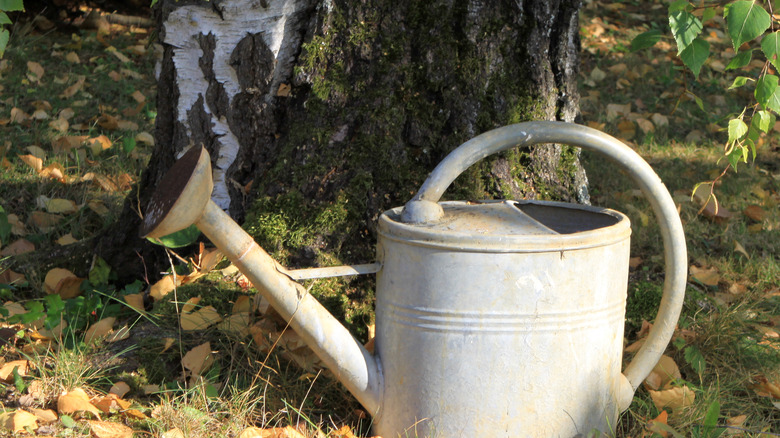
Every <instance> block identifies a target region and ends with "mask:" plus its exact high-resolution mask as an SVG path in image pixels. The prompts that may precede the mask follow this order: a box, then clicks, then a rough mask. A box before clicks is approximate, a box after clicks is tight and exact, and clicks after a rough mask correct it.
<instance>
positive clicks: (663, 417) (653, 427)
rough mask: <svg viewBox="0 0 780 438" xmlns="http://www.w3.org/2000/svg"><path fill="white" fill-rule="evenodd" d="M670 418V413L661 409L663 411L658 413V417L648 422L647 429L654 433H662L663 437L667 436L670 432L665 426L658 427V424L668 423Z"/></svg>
mask: <svg viewBox="0 0 780 438" xmlns="http://www.w3.org/2000/svg"><path fill="white" fill-rule="evenodd" d="M668 418H669V413H668V412H666V411H661V413H660V414H658V416H657V417H655V418H654V419H652V420H650V421H648V422H647V430H648V431H650V432H653V433H657V434H659V435H661V436H662V437H663V438H666V437H667V436H668V435H669V433H668V432H667V431H666V429H664V428H663V427H658V425H659V424H667V423H666V421H667V419H668Z"/></svg>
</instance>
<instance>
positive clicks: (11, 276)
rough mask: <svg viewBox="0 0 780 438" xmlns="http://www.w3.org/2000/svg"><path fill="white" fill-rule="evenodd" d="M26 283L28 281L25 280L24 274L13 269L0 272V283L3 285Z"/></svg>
mask: <svg viewBox="0 0 780 438" xmlns="http://www.w3.org/2000/svg"><path fill="white" fill-rule="evenodd" d="M25 281H27V279H25V278H24V275H23V274H20V273H18V272H14V271H12V270H11V269H5V270H3V271H0V283H2V284H17V283H24V282H25ZM17 304H18V303H17Z"/></svg>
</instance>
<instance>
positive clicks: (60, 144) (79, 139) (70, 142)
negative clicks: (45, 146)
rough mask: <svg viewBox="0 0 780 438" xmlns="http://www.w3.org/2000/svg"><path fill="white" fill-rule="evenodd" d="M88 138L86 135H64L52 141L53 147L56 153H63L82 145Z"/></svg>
mask: <svg viewBox="0 0 780 438" xmlns="http://www.w3.org/2000/svg"><path fill="white" fill-rule="evenodd" d="M87 138H89V137H87V136H86V135H62V136H60V137H57V138H55V139H53V140H52V141H51V148H52V150H54V153H55V154H61V153H63V152H68V151H70V150H71V149H75V148H77V147H80V146H81V144H82V143H84V141H85V140H86V139H87Z"/></svg>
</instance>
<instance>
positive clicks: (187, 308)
mask: <svg viewBox="0 0 780 438" xmlns="http://www.w3.org/2000/svg"><path fill="white" fill-rule="evenodd" d="M199 302H200V297H192V298H190V299H189V300H187V302H186V303H184V305H183V306H181V313H190V312H192V311H193V310H195V307H196V306H197V304H198V303H199Z"/></svg>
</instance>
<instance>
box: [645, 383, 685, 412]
mask: <svg viewBox="0 0 780 438" xmlns="http://www.w3.org/2000/svg"><path fill="white" fill-rule="evenodd" d="M647 392H648V393H649V394H650V398H652V399H653V404H655V406H656V408H658V410H659V411H660V410H663V409H664V408H666V407H668V408H670V409H673V410H678V409H681V408H684V407H687V406H690V405H692V404H693V401H694V399H695V398H696V396H695V394H694V393H693V391H692V390H691V389H690V388H688V387H687V386H677V387H674V388H669V389H664V390H661V391H653V390H652V389H648V390H647Z"/></svg>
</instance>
